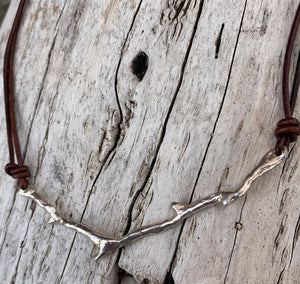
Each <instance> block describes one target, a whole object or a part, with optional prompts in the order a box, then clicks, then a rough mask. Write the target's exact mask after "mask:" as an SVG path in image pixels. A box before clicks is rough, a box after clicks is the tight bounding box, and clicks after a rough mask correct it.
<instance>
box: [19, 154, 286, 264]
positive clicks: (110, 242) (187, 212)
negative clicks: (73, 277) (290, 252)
mask: <svg viewBox="0 0 300 284" xmlns="http://www.w3.org/2000/svg"><path fill="white" fill-rule="evenodd" d="M286 155H287V152H283V153H282V154H281V155H280V156H276V155H275V152H274V151H270V152H268V153H267V154H266V155H265V156H264V157H263V158H262V160H261V161H260V163H259V164H258V165H257V167H256V168H255V169H254V170H253V171H252V172H251V173H250V174H249V175H248V176H247V177H246V179H245V180H244V182H243V183H242V185H241V186H240V187H239V188H238V189H237V190H235V191H220V192H216V193H214V194H212V195H209V196H207V197H204V198H200V199H198V200H196V201H194V202H192V203H191V204H181V203H173V204H172V207H173V208H174V210H175V212H176V214H175V216H174V217H172V218H170V219H168V220H166V221H163V222H161V223H159V224H156V225H151V226H147V227H143V228H141V229H139V230H137V231H134V232H131V233H128V234H127V235H125V236H123V237H120V238H114V237H107V236H104V235H101V234H98V233H96V232H94V231H93V230H91V229H89V228H88V227H86V226H85V225H83V224H81V223H76V222H73V221H71V220H68V219H66V218H64V217H63V216H61V215H60V214H59V213H58V212H57V211H56V209H55V207H53V206H51V205H50V204H49V203H48V202H47V201H46V200H45V199H44V198H43V196H42V195H41V194H39V193H38V192H37V191H36V190H35V189H34V188H33V186H30V187H29V188H28V189H26V190H22V189H20V191H19V193H20V194H21V195H22V196H25V197H27V198H30V199H32V200H33V201H34V202H35V203H37V204H38V205H39V206H40V207H42V208H43V209H45V210H46V211H47V213H48V214H49V215H50V219H49V221H48V222H49V223H51V224H53V223H57V224H61V225H63V226H64V227H67V228H69V229H72V230H74V231H77V232H78V233H80V234H82V235H84V236H86V237H88V238H89V239H90V240H91V241H92V242H93V243H94V244H96V245H97V246H98V247H99V253H98V255H97V256H96V259H98V258H99V257H101V256H103V255H105V254H106V253H108V252H112V251H114V250H117V249H119V248H121V247H124V246H127V245H129V244H130V243H132V242H134V241H136V240H138V239H140V238H143V237H145V236H148V235H151V234H156V233H159V232H162V231H164V230H166V229H168V228H171V227H174V226H175V225H177V224H178V223H180V222H182V221H183V220H185V219H186V218H188V217H190V216H192V215H194V214H196V213H197V212H199V211H200V210H202V209H204V208H207V207H210V206H213V205H217V204H222V205H225V206H226V205H229V204H231V203H232V202H233V201H235V200H236V199H237V198H239V197H241V196H243V195H244V194H245V193H246V192H247V191H248V189H249V188H250V186H251V184H252V182H253V181H254V180H255V179H257V178H258V177H260V176H261V175H262V174H264V173H265V172H267V171H269V170H271V169H272V168H274V167H275V166H276V165H278V164H280V163H281V162H282V161H283V160H284V158H285V156H286Z"/></svg>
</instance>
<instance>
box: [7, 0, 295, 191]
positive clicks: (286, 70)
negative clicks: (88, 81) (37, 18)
mask: <svg viewBox="0 0 300 284" xmlns="http://www.w3.org/2000/svg"><path fill="white" fill-rule="evenodd" d="M25 3H26V0H20V4H19V7H18V10H17V13H16V16H15V19H14V23H13V25H12V28H11V31H10V35H9V39H8V42H7V46H6V51H5V57H4V69H3V76H4V98H5V113H6V125H7V140H8V148H9V160H10V161H9V163H8V164H7V165H6V166H5V171H6V173H7V174H9V175H10V176H12V177H13V178H16V179H18V180H19V184H20V187H21V188H22V189H26V188H27V187H28V181H27V178H28V177H29V176H30V172H29V169H28V167H27V166H25V165H24V164H23V157H22V154H21V149H20V143H19V139H18V134H17V125H16V117H15V107H14V78H13V62H14V52H15V46H16V39H17V35H18V30H19V27H20V23H21V18H22V13H23V10H24V6H25ZM299 22H300V4H299V6H298V9H297V12H296V16H295V19H294V22H293V25H292V28H291V32H290V36H289V40H288V45H287V49H286V54H285V58H284V66H283V79H282V98H283V107H284V114H285V118H284V119H282V120H280V121H279V122H278V123H277V128H276V130H275V136H276V138H277V143H276V146H275V151H276V154H277V155H280V154H281V153H282V151H283V148H284V147H288V145H289V143H290V142H293V141H295V140H296V139H297V136H298V135H300V123H299V121H298V120H297V119H296V118H294V117H293V112H294V108H295V103H296V99H297V94H298V90H299V84H300V54H299V55H298V61H297V66H296V71H295V75H294V82H293V88H292V93H291V96H290V95H289V77H290V66H291V56H292V52H293V47H294V42H295V38H296V35H297V31H298V27H299ZM15 156H16V158H17V164H16V163H15Z"/></svg>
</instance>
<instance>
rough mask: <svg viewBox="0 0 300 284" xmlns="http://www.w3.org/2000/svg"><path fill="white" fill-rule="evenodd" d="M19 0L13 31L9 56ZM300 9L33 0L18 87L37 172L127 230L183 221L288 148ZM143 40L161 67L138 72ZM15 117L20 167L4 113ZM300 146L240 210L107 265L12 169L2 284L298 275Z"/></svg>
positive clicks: (111, 230) (3, 206) (101, 224)
mask: <svg viewBox="0 0 300 284" xmlns="http://www.w3.org/2000/svg"><path fill="white" fill-rule="evenodd" d="M17 2H18V1H17V0H12V1H11V4H10V7H9V10H8V12H7V14H6V17H5V19H4V21H3V24H2V26H1V30H0V56H1V59H2V60H3V53H4V49H5V43H6V40H7V37H8V32H9V28H10V26H11V23H12V20H13V16H14V13H15V11H16V7H17ZM269 2H270V1H269ZM296 6H297V3H294V1H280V2H279V1H278V3H275V2H274V1H273V3H267V2H266V3H263V2H259V1H255V0H248V1H228V2H226V5H224V1H221V0H213V1H205V0H204V1H196V0H194V1H192V0H186V1H165V0H164V1H162V0H161V1H145V0H140V1H139V0H130V1H125V0H124V1H114V0H113V1H93V0H88V1H86V0H85V1H84V0H80V1H78V0H76V1H75V0H74V1H46V0H40V1H28V5H27V8H26V13H25V16H24V19H23V23H22V27H21V31H20V36H19V38H18V44H17V50H16V60H15V66H16V67H15V68H16V72H15V74H16V83H15V85H16V93H17V94H18V97H17V99H16V101H17V116H18V117H17V120H18V123H19V129H20V134H19V136H20V140H21V141H22V142H23V143H22V146H23V149H22V150H23V153H24V155H26V164H27V165H29V167H30V169H31V172H32V178H31V181H32V183H33V184H34V185H35V186H36V187H37V188H38V190H39V191H40V192H41V193H42V194H43V195H44V196H45V197H46V198H47V200H48V201H49V202H51V203H52V204H54V205H55V206H56V207H57V208H58V210H59V211H60V212H62V213H64V214H65V215H66V217H68V218H72V219H73V220H76V221H82V222H83V223H84V224H86V225H89V226H91V227H93V228H94V229H95V230H96V231H98V232H101V233H103V234H108V235H115V236H121V235H123V234H125V233H126V232H128V231H132V230H134V229H138V228H140V227H141V226H145V225H149V224H151V223H155V222H158V221H161V220H164V219H166V218H168V217H170V216H172V215H173V212H172V208H171V206H170V204H171V202H173V201H180V202H189V201H191V200H195V199H196V198H199V197H201V196H205V195H208V194H211V193H213V192H215V191H217V190H226V189H228V190H230V189H232V188H235V187H237V186H238V185H239V183H240V182H241V181H242V179H243V178H244V177H245V176H246V175H247V174H248V173H249V172H250V171H251V170H252V168H253V167H254V166H255V165H256V163H257V161H259V159H260V158H261V157H262V156H263V155H264V154H265V152H267V151H268V150H269V149H270V148H271V147H272V146H273V145H274V143H275V138H274V137H273V130H274V127H275V123H276V121H277V120H278V119H279V118H281V117H282V106H281V101H280V91H281V89H280V83H281V69H282V62H283V54H284V49H285V45H286V41H287V38H288V31H289V29H290V26H291V22H292V20H293V16H294V12H295V10H296ZM141 51H142V52H144V54H146V55H147V56H148V59H149V62H148V69H147V70H146V72H145V76H144V77H143V78H142V77H140V78H138V77H137V76H136V75H135V74H133V72H132V69H131V64H132V61H133V60H134V58H135V57H136V56H137V55H138V54H139V53H140V52H141ZM140 65H143V64H140ZM139 67H140V68H142V69H143V66H139ZM1 89H3V87H2V85H1ZM0 107H1V108H2V109H4V106H3V101H0ZM299 114H300V111H299V108H298V109H297V110H296V117H297V115H298V117H299ZM0 121H1V125H0V133H1V137H2V140H1V141H2V142H1V145H2V147H0V158H1V161H3V165H4V164H5V161H6V160H7V156H8V153H7V146H6V141H5V123H4V112H0ZM298 156H299V147H298V145H297V144H295V146H294V147H293V148H292V149H291V153H290V156H289V159H288V160H287V162H286V163H285V164H284V165H283V166H281V167H278V168H276V169H274V170H273V171H272V172H271V173H268V174H267V175H266V176H264V177H263V178H262V179H260V180H259V181H257V182H255V185H254V187H253V188H252V189H251V190H250V192H249V194H248V195H247V196H246V197H245V198H244V199H242V200H239V201H237V202H236V203H235V204H233V205H231V206H230V207H228V208H226V209H224V208H211V209H208V210H207V211H206V212H202V213H200V214H199V215H197V216H195V217H194V218H192V219H191V220H188V221H186V222H185V223H184V224H183V225H182V226H179V227H177V228H174V229H171V230H169V231H166V232H164V233H161V234H159V235H157V236H151V237H149V238H147V239H143V240H140V241H138V242H137V243H134V244H132V245H130V246H128V247H126V248H125V249H122V250H121V251H119V253H114V254H111V255H108V256H105V257H104V258H102V259H100V260H98V261H94V260H93V257H94V256H95V255H96V252H97V251H96V248H95V247H93V246H92V245H91V243H90V242H89V241H88V240H87V239H86V238H84V237H82V236H80V235H77V234H75V233H74V232H71V231H68V230H66V229H64V228H62V227H60V226H55V225H54V226H52V225H48V224H46V221H47V220H48V216H46V214H44V212H43V211H42V210H40V209H39V208H35V207H34V206H32V204H31V202H29V201H27V200H26V199H23V198H22V197H19V196H18V195H17V194H16V191H15V190H16V188H17V187H16V184H15V183H14V181H12V180H11V179H10V178H8V177H6V176H5V174H4V172H3V171H1V172H0V187H1V188H0V190H1V192H2V193H3V194H2V195H1V197H0V220H1V221H0V266H1V270H2V271H3V272H1V275H0V279H1V283H2V282H3V283H10V282H15V283H23V282H24V283H44V282H46V283H72V282H73V283H136V282H145V283H147V282H148V283H163V282H164V281H166V282H169V283H171V282H172V281H175V283H297V282H298V281H299V279H300V251H299V249H300V248H299V241H298V238H299V231H300V229H299V228H300V221H299V220H300V215H299V213H300V198H299V194H298V192H297V190H298V186H297V185H298V184H299V180H300V176H299V175H300V173H299V171H297V167H298V159H297V157H298Z"/></svg>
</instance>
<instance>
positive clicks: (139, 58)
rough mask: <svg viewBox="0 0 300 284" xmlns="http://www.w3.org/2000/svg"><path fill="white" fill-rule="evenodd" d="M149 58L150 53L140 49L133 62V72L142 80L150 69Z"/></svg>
mask: <svg viewBox="0 0 300 284" xmlns="http://www.w3.org/2000/svg"><path fill="white" fill-rule="evenodd" d="M148 62H149V58H148V55H147V54H146V53H145V52H144V51H140V52H139V53H138V54H137V55H136V56H135V58H134V59H133V60H132V63H131V71H132V73H133V74H134V75H135V76H137V77H138V79H139V80H140V81H142V80H143V78H144V76H145V74H146V72H147V69H148Z"/></svg>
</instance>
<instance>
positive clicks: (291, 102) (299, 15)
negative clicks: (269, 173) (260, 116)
mask: <svg viewBox="0 0 300 284" xmlns="http://www.w3.org/2000/svg"><path fill="white" fill-rule="evenodd" d="M299 23H300V4H299V6H298V9H297V12H296V15H295V19H294V22H293V25H292V28H291V32H290V36H289V40H288V44H287V48H286V52H285V57H284V65H283V75H282V101H283V107H284V114H285V118H284V119H282V120H280V121H278V123H277V127H276V130H275V136H276V138H277V143H276V146H275V151H276V155H280V154H281V153H282V151H283V148H284V147H288V146H289V143H291V142H294V141H296V139H297V136H298V135H300V124H299V121H298V120H297V119H296V118H294V117H293V112H294V108H295V104H296V100H297V95H298V90H299V83H300V58H299V56H300V55H298V60H297V66H296V71H295V74H294V83H293V88H292V93H291V98H290V91H289V82H290V69H291V57H292V52H293V47H294V43H295V39H296V35H297V31H298V28H299Z"/></svg>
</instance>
